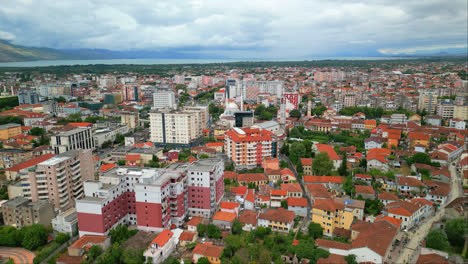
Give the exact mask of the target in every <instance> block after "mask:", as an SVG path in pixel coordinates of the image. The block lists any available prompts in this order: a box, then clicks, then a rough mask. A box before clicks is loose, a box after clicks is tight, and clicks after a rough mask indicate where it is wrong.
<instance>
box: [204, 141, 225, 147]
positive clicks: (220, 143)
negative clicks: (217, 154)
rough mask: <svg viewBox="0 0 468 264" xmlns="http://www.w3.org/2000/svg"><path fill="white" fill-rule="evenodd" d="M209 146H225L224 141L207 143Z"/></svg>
mask: <svg viewBox="0 0 468 264" xmlns="http://www.w3.org/2000/svg"><path fill="white" fill-rule="evenodd" d="M205 145H206V146H207V147H222V146H224V142H211V143H206V144H205Z"/></svg>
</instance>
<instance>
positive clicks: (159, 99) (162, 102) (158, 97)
mask: <svg viewBox="0 0 468 264" xmlns="http://www.w3.org/2000/svg"><path fill="white" fill-rule="evenodd" d="M175 106H176V100H175V94H174V92H173V91H171V90H162V89H159V90H156V92H155V93H153V107H154V109H161V108H174V107H175Z"/></svg>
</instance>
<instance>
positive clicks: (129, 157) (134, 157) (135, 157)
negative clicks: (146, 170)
mask: <svg viewBox="0 0 468 264" xmlns="http://www.w3.org/2000/svg"><path fill="white" fill-rule="evenodd" d="M125 160H126V161H137V160H140V155H139V154H127V156H126V157H125Z"/></svg>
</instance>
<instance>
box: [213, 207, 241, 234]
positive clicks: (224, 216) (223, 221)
mask: <svg viewBox="0 0 468 264" xmlns="http://www.w3.org/2000/svg"><path fill="white" fill-rule="evenodd" d="M236 217H237V215H236V214H235V213H228V212H225V211H219V212H217V213H216V214H215V215H214V216H213V224H214V225H215V226H217V227H219V228H220V229H224V230H230V229H231V227H232V224H233V223H234V220H236Z"/></svg>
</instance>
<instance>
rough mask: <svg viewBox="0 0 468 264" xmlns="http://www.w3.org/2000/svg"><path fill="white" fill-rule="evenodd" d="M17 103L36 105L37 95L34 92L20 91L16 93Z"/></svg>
mask: <svg viewBox="0 0 468 264" xmlns="http://www.w3.org/2000/svg"><path fill="white" fill-rule="evenodd" d="M18 102H19V104H20V105H24V104H38V103H40V101H39V95H38V94H37V92H36V90H21V91H19V92H18Z"/></svg>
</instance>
